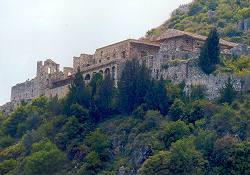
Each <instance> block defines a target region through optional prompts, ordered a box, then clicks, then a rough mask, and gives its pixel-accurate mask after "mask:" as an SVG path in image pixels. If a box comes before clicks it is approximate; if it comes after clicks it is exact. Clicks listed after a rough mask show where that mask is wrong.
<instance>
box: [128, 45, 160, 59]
mask: <svg viewBox="0 0 250 175" xmlns="http://www.w3.org/2000/svg"><path fill="white" fill-rule="evenodd" d="M130 47H131V51H130V57H131V58H143V57H147V56H154V55H156V53H157V52H158V51H159V49H160V47H159V46H154V45H146V44H141V43H131V44H130Z"/></svg>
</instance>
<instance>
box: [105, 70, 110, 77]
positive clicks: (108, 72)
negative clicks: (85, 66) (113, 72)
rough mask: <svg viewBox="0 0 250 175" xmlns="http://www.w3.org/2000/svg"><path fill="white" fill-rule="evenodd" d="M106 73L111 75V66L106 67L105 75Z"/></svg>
mask: <svg viewBox="0 0 250 175" xmlns="http://www.w3.org/2000/svg"><path fill="white" fill-rule="evenodd" d="M106 75H110V69H109V68H106V69H105V76H106Z"/></svg>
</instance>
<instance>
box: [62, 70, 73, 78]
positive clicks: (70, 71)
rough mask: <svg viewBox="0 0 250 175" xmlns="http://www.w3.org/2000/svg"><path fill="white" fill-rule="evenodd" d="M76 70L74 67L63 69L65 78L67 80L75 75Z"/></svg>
mask: <svg viewBox="0 0 250 175" xmlns="http://www.w3.org/2000/svg"><path fill="white" fill-rule="evenodd" d="M73 73H74V69H73V68H72V67H64V68H63V78H64V79H66V78H68V77H69V76H71V75H73Z"/></svg>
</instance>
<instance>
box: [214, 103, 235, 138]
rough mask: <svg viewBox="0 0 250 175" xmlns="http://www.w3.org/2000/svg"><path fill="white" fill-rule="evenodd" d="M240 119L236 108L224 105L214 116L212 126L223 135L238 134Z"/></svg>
mask: <svg viewBox="0 0 250 175" xmlns="http://www.w3.org/2000/svg"><path fill="white" fill-rule="evenodd" d="M239 119H240V118H239V117H238V116H237V113H236V111H235V110H233V109H232V108H231V107H230V106H228V105H224V106H223V107H222V108H221V109H220V110H218V111H217V112H216V113H215V114H214V115H213V116H212V118H211V127H212V128H213V129H214V130H215V131H216V132H217V133H218V135H221V136H224V135H227V134H236V133H237V131H238V130H239V128H240V123H239V122H238V121H239Z"/></svg>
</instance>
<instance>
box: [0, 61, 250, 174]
mask: <svg viewBox="0 0 250 175" xmlns="http://www.w3.org/2000/svg"><path fill="white" fill-rule="evenodd" d="M205 97H206V94H205V93H204V89H203V88H202V87H199V86H196V87H192V91H191V93H190V94H189V95H187V94H185V93H184V84H183V83H181V84H179V85H174V84H172V83H171V82H169V81H163V80H152V79H151V78H150V75H149V71H148V70H147V68H146V67H145V66H144V65H140V64H139V62H138V61H136V60H133V61H128V62H127V63H126V65H125V67H124V71H123V73H122V76H121V80H120V81H119V82H118V88H116V87H115V86H114V84H113V81H112V79H111V78H110V76H107V77H106V78H104V79H102V76H101V75H100V74H96V75H95V76H94V77H93V79H92V80H91V82H90V84H89V85H85V83H84V81H83V77H82V74H81V73H80V72H78V73H77V74H76V76H75V79H74V81H73V82H72V84H71V88H70V92H69V94H68V96H67V97H66V98H65V99H62V100H58V99H57V98H56V97H55V98H52V99H47V98H45V97H40V98H38V99H34V100H32V102H31V103H22V104H21V105H20V106H19V107H18V108H17V109H16V110H15V111H14V112H13V113H11V114H10V115H9V116H7V117H4V116H2V115H0V174H1V175H48V174H49V175H71V174H74V175H135V174H138V175H153V174H154V175H176V174H178V175H187V174H190V175H191V174H192V175H193V174H196V175H203V174H204V175H205V174H216V175H220V174H221V175H224V174H249V172H250V142H249V139H250V127H249V126H250V115H249V114H250V111H249V109H250V96H249V94H240V93H239V94H237V93H236V91H235V90H234V88H233V87H232V84H231V82H230V81H229V82H228V83H227V85H226V86H225V88H223V89H221V95H220V97H219V98H218V99H216V100H214V101H209V100H207V99H206V98H205Z"/></svg>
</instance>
